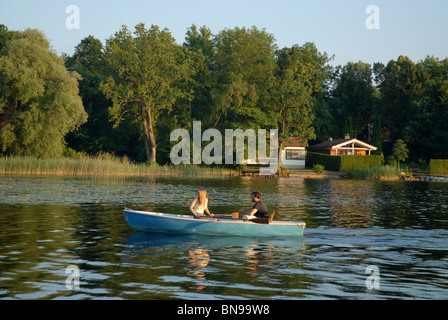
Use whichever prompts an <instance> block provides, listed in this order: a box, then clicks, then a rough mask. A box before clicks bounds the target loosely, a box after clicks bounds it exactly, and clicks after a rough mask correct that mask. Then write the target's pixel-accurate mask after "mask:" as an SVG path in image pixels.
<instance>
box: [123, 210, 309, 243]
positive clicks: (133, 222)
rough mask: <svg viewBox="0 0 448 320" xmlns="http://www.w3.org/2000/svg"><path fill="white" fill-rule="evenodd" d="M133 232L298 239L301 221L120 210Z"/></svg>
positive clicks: (302, 228) (303, 224)
mask: <svg viewBox="0 0 448 320" xmlns="http://www.w3.org/2000/svg"><path fill="white" fill-rule="evenodd" d="M123 214H124V218H125V220H126V222H127V224H128V225H129V226H130V227H131V228H132V229H134V230H137V231H145V232H163V233H174V234H204V235H218V236H249V237H302V236H303V231H304V229H305V226H306V224H305V222H298V221H271V222H270V223H268V224H264V223H256V222H251V221H250V220H243V219H232V218H208V219H197V218H195V217H194V216H192V215H180V214H170V213H158V212H148V211H139V210H132V209H124V210H123Z"/></svg>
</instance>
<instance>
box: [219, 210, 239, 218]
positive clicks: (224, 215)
mask: <svg viewBox="0 0 448 320" xmlns="http://www.w3.org/2000/svg"><path fill="white" fill-rule="evenodd" d="M214 217H217V218H223V219H238V212H233V213H231V214H215V215H214Z"/></svg>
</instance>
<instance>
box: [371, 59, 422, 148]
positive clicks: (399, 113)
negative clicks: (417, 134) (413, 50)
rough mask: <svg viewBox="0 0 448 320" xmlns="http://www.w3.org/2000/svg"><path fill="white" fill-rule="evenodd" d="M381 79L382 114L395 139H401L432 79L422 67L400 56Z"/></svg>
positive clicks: (384, 72)
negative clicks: (427, 84)
mask: <svg viewBox="0 0 448 320" xmlns="http://www.w3.org/2000/svg"><path fill="white" fill-rule="evenodd" d="M380 78H381V79H382V81H381V83H380V84H379V89H380V92H381V96H382V103H381V109H380V111H381V113H382V115H383V119H384V121H386V122H387V124H388V125H389V126H391V127H392V129H393V130H394V131H393V139H395V138H399V137H400V136H401V134H402V132H401V131H402V130H403V129H404V128H405V127H406V126H407V125H408V124H409V121H410V120H411V119H412V117H413V115H414V110H413V103H414V101H416V100H418V99H419V98H420V97H421V95H422V94H423V91H424V85H425V82H426V80H427V78H428V76H427V74H426V73H425V72H424V70H423V65H422V64H421V63H417V64H416V63H414V62H413V61H412V60H411V59H409V58H408V57H405V56H400V57H398V59H397V60H391V61H389V63H388V64H387V65H386V66H385V68H384V69H383V70H382V74H381V75H380Z"/></svg>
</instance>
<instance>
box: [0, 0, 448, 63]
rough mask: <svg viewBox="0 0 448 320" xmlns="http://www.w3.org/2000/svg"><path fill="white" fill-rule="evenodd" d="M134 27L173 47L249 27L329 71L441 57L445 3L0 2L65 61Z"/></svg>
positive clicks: (8, 17) (3, 15) (12, 20)
mask: <svg viewBox="0 0 448 320" xmlns="http://www.w3.org/2000/svg"><path fill="white" fill-rule="evenodd" d="M70 5H75V6H76V7H77V8H78V9H79V29H69V28H67V26H66V20H67V19H69V20H70V21H71V22H73V20H71V17H72V16H71V14H72V11H70V12H69V13H66V9H67V7H69V6H70ZM369 5H375V6H376V7H377V8H378V11H379V18H378V19H376V20H374V22H376V23H377V26H379V29H368V28H367V27H366V20H368V19H369V17H370V16H371V14H372V13H373V12H370V11H369V12H368V13H366V8H367V7H368V6H369ZM140 22H143V23H145V24H146V25H147V27H149V26H150V25H151V24H156V25H158V26H159V27H161V28H168V29H169V31H170V32H171V34H172V35H173V37H174V38H175V39H176V41H177V42H178V43H179V44H181V43H183V42H184V39H185V33H186V30H187V28H188V27H190V26H191V25H192V24H196V25H197V26H202V25H205V26H207V27H208V28H210V29H211V30H212V32H213V33H218V32H219V31H221V30H223V29H225V28H229V29H231V28H234V27H235V26H239V27H251V26H256V27H258V28H260V29H263V28H264V29H266V31H267V32H269V33H271V34H273V35H274V37H275V39H276V43H277V45H278V46H279V47H284V46H292V45H294V44H299V45H303V44H304V43H305V42H314V43H315V44H316V46H317V48H318V49H319V51H321V52H326V53H327V54H328V55H330V56H331V55H335V59H334V61H333V62H332V63H331V64H333V65H344V64H346V63H347V62H349V61H355V62H356V61H359V60H361V61H363V62H367V63H371V64H372V63H374V62H383V63H387V62H388V61H389V60H391V59H397V58H398V56H399V55H406V56H408V57H410V58H411V59H412V60H413V61H415V62H417V61H419V60H422V59H424V58H425V57H426V56H427V55H433V56H435V57H437V58H440V59H444V58H446V57H447V56H448V37H447V31H448V1H446V0H424V1H423V0H388V1H384V0H369V1H365V0H317V1H311V0H275V1H274V0H237V1H236V0H227V1H222V0H221V1H212V0H208V1H206V0H189V1H186V0H170V1H160V0H159V1H153V0H147V1H143V0H126V1H124V0H122V1H116V0H108V1H103V0H89V1H85V0H68V1H66V0H13V1H11V0H0V23H2V24H5V25H6V26H7V27H8V28H9V29H10V30H24V29H26V28H37V29H39V30H41V31H43V32H44V33H45V35H46V36H47V38H48V39H49V40H50V42H51V45H52V48H53V50H55V51H56V52H57V53H59V54H61V53H63V52H65V53H67V54H69V55H70V54H72V53H73V51H74V47H75V46H76V45H77V44H79V42H80V41H81V40H82V39H83V38H85V37H87V36H89V35H93V36H94V37H96V38H98V39H99V40H101V41H102V42H103V43H105V40H106V39H107V38H109V37H110V36H112V35H113V34H114V33H115V32H116V31H118V30H119V29H120V28H121V26H122V25H127V26H128V28H129V29H130V30H133V29H134V27H135V25H137V24H138V23H140ZM72 25H73V24H72Z"/></svg>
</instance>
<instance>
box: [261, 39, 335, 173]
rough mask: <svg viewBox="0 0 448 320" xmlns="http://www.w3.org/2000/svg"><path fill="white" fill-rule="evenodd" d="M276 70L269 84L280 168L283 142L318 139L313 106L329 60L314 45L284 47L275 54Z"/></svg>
mask: <svg viewBox="0 0 448 320" xmlns="http://www.w3.org/2000/svg"><path fill="white" fill-rule="evenodd" d="M276 62H277V68H276V72H275V73H274V74H273V75H272V77H271V78H270V81H269V90H268V91H269V95H270V106H271V108H272V110H273V112H274V119H275V120H276V121H277V123H276V126H277V128H278V129H279V158H278V160H279V166H281V160H282V159H281V150H282V148H283V142H284V141H285V140H286V139H288V138H290V137H292V136H296V137H299V138H300V139H301V140H302V141H303V142H304V143H306V142H308V140H314V139H315V138H316V135H315V131H314V127H313V126H312V123H313V119H314V111H313V104H314V101H315V99H316V95H317V93H318V92H319V91H320V90H321V89H322V85H323V80H324V78H325V74H326V72H327V71H328V70H327V66H326V63H327V62H328V57H327V55H326V54H325V53H320V52H319V51H318V50H317V48H316V46H315V45H314V44H313V43H306V44H305V45H303V46H297V45H296V46H293V47H291V48H288V47H285V48H283V49H281V50H278V51H277V52H276Z"/></svg>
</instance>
